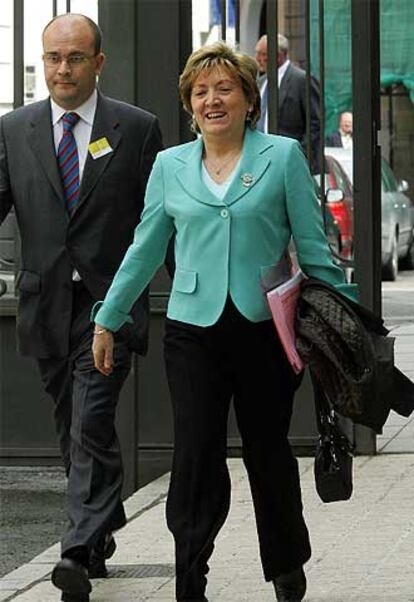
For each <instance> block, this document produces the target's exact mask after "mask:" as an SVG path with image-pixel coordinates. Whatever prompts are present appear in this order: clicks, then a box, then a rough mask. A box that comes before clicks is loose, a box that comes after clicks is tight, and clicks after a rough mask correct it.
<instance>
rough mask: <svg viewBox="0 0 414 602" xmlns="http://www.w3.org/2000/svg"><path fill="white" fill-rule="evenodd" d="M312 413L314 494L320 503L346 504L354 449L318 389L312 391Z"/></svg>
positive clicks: (350, 485)
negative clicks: (316, 436)
mask: <svg viewBox="0 0 414 602" xmlns="http://www.w3.org/2000/svg"><path fill="white" fill-rule="evenodd" d="M315 409H316V416H317V423H318V431H319V440H318V443H317V445H316V454H315V463H314V475H315V485H316V491H317V492H318V495H319V497H320V498H321V500H322V501H323V502H337V501H340V500H349V498H350V497H351V495H352V459H353V450H354V446H353V445H352V444H351V442H350V441H349V439H348V438H347V437H346V435H345V434H344V433H343V431H342V429H341V427H340V425H339V424H338V417H337V415H336V414H335V411H334V410H333V409H332V408H331V406H330V403H329V401H328V399H327V398H326V396H325V395H324V393H323V392H322V391H321V390H320V388H319V387H318V388H317V390H315Z"/></svg>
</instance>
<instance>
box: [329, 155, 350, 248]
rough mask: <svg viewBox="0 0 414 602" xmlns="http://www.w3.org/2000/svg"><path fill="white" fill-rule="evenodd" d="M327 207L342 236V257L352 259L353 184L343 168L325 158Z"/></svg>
mask: <svg viewBox="0 0 414 602" xmlns="http://www.w3.org/2000/svg"><path fill="white" fill-rule="evenodd" d="M325 162H326V167H325V169H326V173H325V192H326V205H327V208H328V209H329V211H330V213H331V215H332V217H333V220H334V223H335V225H336V226H337V227H338V229H339V232H340V234H341V257H343V258H344V259H352V257H353V246H354V198H353V194H352V184H351V182H350V181H349V178H348V176H347V175H346V173H345V171H344V170H343V168H342V166H341V165H340V163H338V161H337V160H336V159H334V158H333V157H331V156H330V155H326V156H325Z"/></svg>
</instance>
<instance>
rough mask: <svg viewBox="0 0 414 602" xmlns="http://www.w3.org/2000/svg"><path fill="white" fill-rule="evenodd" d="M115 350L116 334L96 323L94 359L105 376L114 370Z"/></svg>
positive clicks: (93, 346) (93, 344) (93, 348)
mask: <svg viewBox="0 0 414 602" xmlns="http://www.w3.org/2000/svg"><path fill="white" fill-rule="evenodd" d="M96 333H98V334H96ZM113 352H114V335H113V334H112V332H111V331H110V330H106V328H103V327H102V326H99V324H96V325H95V332H94V336H93V343H92V353H93V359H94V362H95V368H96V369H97V370H99V372H101V374H104V375H105V376H109V375H110V374H111V373H112V371H113Z"/></svg>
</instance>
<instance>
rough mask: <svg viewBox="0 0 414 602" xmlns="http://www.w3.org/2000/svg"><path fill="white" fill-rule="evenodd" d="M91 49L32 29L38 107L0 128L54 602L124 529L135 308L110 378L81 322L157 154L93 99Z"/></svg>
mask: <svg viewBox="0 0 414 602" xmlns="http://www.w3.org/2000/svg"><path fill="white" fill-rule="evenodd" d="M101 42H102V34H101V31H100V29H99V27H98V26H97V25H96V24H95V23H94V22H93V21H92V20H90V19H89V18H88V17H85V16H83V15H77V14H65V15H60V16H58V17H56V18H54V19H53V20H52V21H51V22H50V23H49V24H48V25H46V27H45V29H44V31H43V51H44V54H43V61H44V69H45V79H46V83H47V86H48V89H49V92H50V98H48V99H46V100H43V101H40V102H37V103H34V104H30V105H28V106H26V107H23V108H20V109H17V110H15V111H13V112H11V113H9V114H7V115H5V116H3V117H2V118H1V120H0V223H1V221H2V220H3V219H4V218H5V216H6V215H7V213H8V212H9V210H10V209H11V208H12V206H14V208H15V212H16V216H17V221H18V225H19V230H20V235H21V242H22V264H21V270H20V272H19V274H18V277H17V280H16V288H17V290H18V292H19V308H18V320H17V331H18V332H17V335H18V336H17V338H18V346H19V350H20V352H21V353H22V354H23V355H29V356H32V357H35V358H36V360H37V363H38V366H39V370H40V374H41V378H42V381H43V385H44V388H45V391H47V392H48V393H49V394H50V395H51V396H52V398H53V400H54V404H55V406H54V415H55V422H56V429H57V435H58V439H59V444H60V449H61V454H62V458H63V463H64V466H65V469H66V473H67V476H68V507H69V518H70V528H69V530H68V531H67V532H66V533H65V535H64V537H63V539H62V558H61V560H60V561H59V562H58V564H57V565H56V567H55V568H54V570H53V573H52V581H53V583H54V585H55V586H56V587H57V588H59V589H60V590H61V592H62V597H61V599H62V600H63V601H64V602H88V600H89V592H90V590H91V583H90V578H94V577H105V576H106V574H107V573H106V567H105V559H106V558H109V557H110V556H111V555H112V554H113V553H114V550H115V541H114V538H113V536H112V532H113V531H114V530H116V529H119V528H120V527H122V526H123V525H124V524H125V522H126V518H125V513H124V508H123V504H122V501H121V491H122V484H123V478H122V459H121V451H120V445H119V441H118V438H117V434H116V431H115V426H114V421H115V413H116V406H117V402H118V397H119V393H120V390H121V388H122V385H123V383H124V381H125V379H126V377H127V375H128V372H129V369H130V364H131V353H132V351H133V350H134V351H137V352H139V353H144V352H145V350H146V344H147V324H148V309H147V298H146V297H145V296H144V297H142V298H140V299H139V300H138V302H137V303H136V305H135V307H134V308H133V310H132V312H131V316H130V318H129V319H130V322H131V323H129V324H127V325H126V328H124V329H123V330H122V332H120V333H119V334H118V335H117V338H116V344H115V366H114V370H113V372H112V374H111V376H110V377H105V376H103V375H101V374H100V373H99V372H98V371H97V370H95V368H94V362H93V357H92V350H91V345H92V335H93V328H92V324H91V322H90V312H91V308H92V306H93V305H94V304H95V303H96V301H98V300H99V299H102V298H103V297H104V296H105V293H106V291H107V289H108V288H109V285H110V284H111V281H112V278H113V275H114V274H115V272H116V271H117V269H118V266H119V264H120V262H121V260H122V258H123V256H124V254H125V252H126V250H127V248H128V246H129V244H130V243H131V241H132V239H133V234H134V229H135V226H136V225H137V223H138V221H139V219H140V215H141V211H142V209H143V204H144V192H145V187H146V183H147V179H148V175H149V173H150V170H151V167H152V164H153V161H154V159H155V156H156V154H157V152H158V151H159V150H160V149H161V146H162V143H161V133H160V130H159V126H158V121H157V119H156V118H155V117H154V116H153V115H151V114H150V113H147V112H145V111H143V110H141V109H139V108H137V107H134V106H131V105H127V104H125V103H121V102H118V101H115V100H112V99H110V98H107V97H105V96H104V95H103V94H101V93H100V92H99V90H97V88H96V79H97V76H98V75H99V74H100V72H101V70H102V67H103V64H104V62H105V56H104V54H103V53H102V50H101ZM97 334H98V335H99V334H100V333H97ZM28 402H30V400H28Z"/></svg>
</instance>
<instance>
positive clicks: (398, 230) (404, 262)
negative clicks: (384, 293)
mask: <svg viewBox="0 0 414 602" xmlns="http://www.w3.org/2000/svg"><path fill="white" fill-rule="evenodd" d="M325 153H326V155H327V156H330V157H333V158H335V159H336V160H337V161H338V162H339V163H340V164H341V165H342V167H343V169H344V171H345V172H346V173H347V175H348V178H349V180H350V181H351V182H353V157H352V152H351V151H349V150H346V149H343V148H326V149H325ZM407 191H408V184H407V182H406V181H405V180H402V181H401V182H398V181H397V180H396V178H395V176H394V174H393V172H392V170H391V168H390V166H389V165H388V163H387V162H386V160H385V159H383V158H382V159H381V236H382V238H381V250H382V253H381V255H382V277H383V279H384V280H395V279H396V278H397V275H398V264H400V267H401V268H403V269H408V270H412V269H414V205H413V203H412V201H411V200H410V198H409V197H408V196H407V195H406V194H405V193H406V192H407Z"/></svg>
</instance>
